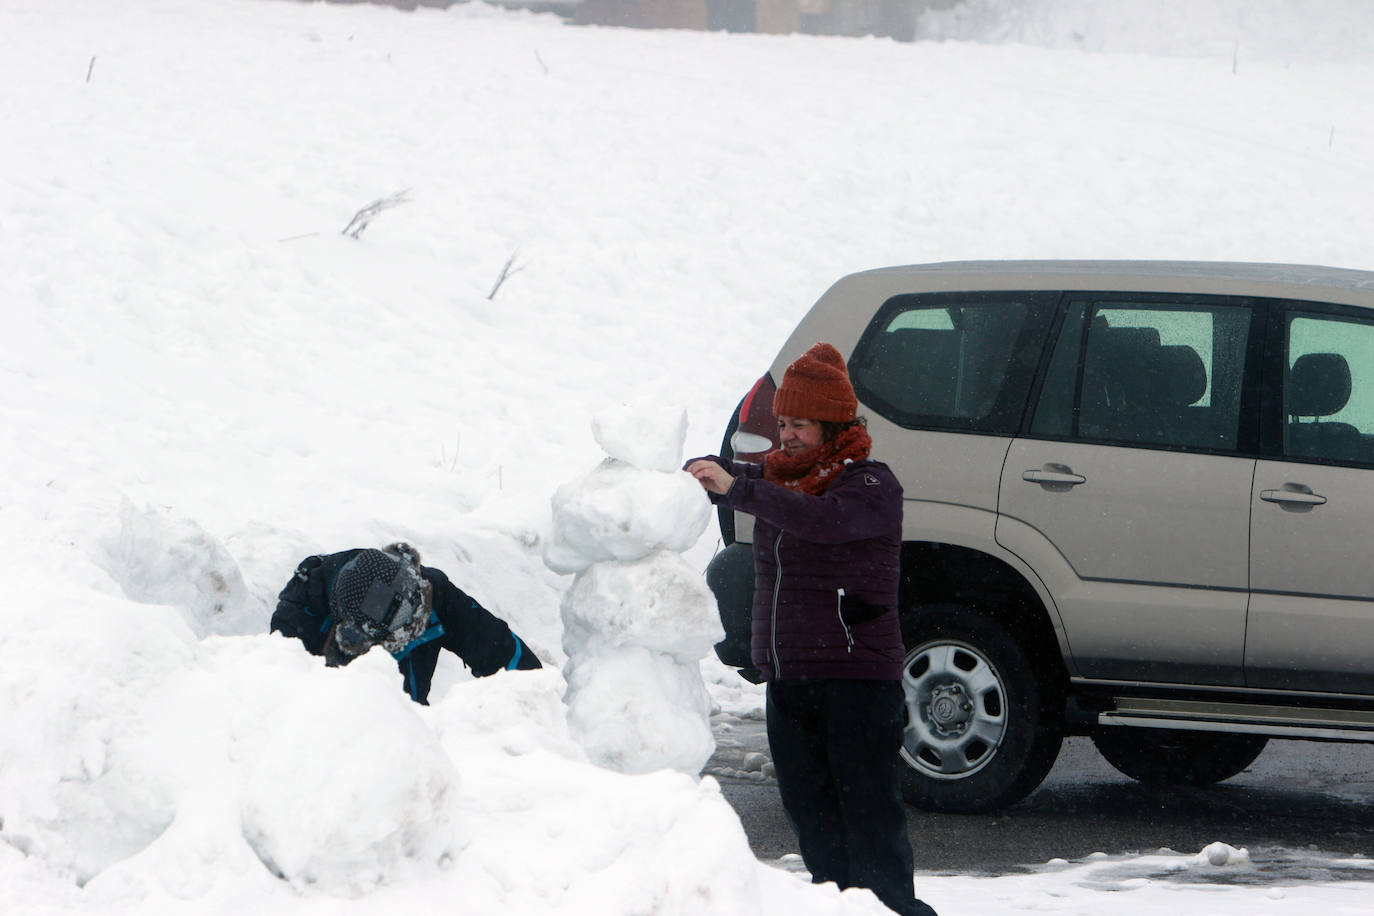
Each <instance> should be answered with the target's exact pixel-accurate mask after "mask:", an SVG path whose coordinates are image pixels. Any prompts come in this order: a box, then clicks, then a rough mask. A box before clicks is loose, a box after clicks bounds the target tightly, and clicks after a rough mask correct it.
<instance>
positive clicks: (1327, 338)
mask: <svg viewBox="0 0 1374 916" xmlns="http://www.w3.org/2000/svg"><path fill="white" fill-rule="evenodd" d="M1285 353H1286V362H1285V369H1286V371H1285V373H1284V378H1283V450H1284V455H1285V456H1287V457H1291V458H1299V459H1316V460H1319V461H1333V462H1339V463H1346V464H1349V463H1354V464H1370V463H1374V390H1371V386H1374V324H1372V323H1371V322H1369V321H1361V320H1358V319H1354V318H1346V317H1342V316H1335V315H1323V314H1320V313H1315V312H1313V313H1304V312H1296V313H1293V314H1290V315H1289V317H1288V321H1287V329H1286V334H1285Z"/></svg>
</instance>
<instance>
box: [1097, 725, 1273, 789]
mask: <svg viewBox="0 0 1374 916" xmlns="http://www.w3.org/2000/svg"><path fill="white" fill-rule="evenodd" d="M1092 737H1093V744H1095V745H1097V750H1098V752H1100V753H1101V754H1102V756H1103V757H1105V758H1106V760H1107V762H1108V763H1110V764H1111V765H1112V766H1114V767H1116V769H1117V770H1119V771H1120V772H1121V773H1122V774H1124V775H1126V776H1129V777H1131V778H1132V779H1136V780H1139V781H1140V782H1143V783H1146V784H1147V785H1156V786H1180V785H1181V786H1208V785H1211V784H1212V783H1214V782H1221V781H1222V780H1223V779H1230V778H1231V777H1232V776H1235V775H1236V774H1237V773H1239V772H1241V771H1242V770H1244V769H1245V768H1246V767H1248V766H1249V765H1250V764H1252V763H1254V762H1255V758H1256V757H1258V756H1259V755H1260V752H1261V751H1263V750H1264V746H1265V745H1266V744H1268V743H1269V739H1268V738H1265V737H1263V736H1261V735H1236V734H1230V733H1226V732H1195V731H1174V730H1170V729H1165V728H1122V727H1116V728H1108V729H1103V730H1102V731H1099V732H1097V733H1095V734H1094V735H1093V736H1092Z"/></svg>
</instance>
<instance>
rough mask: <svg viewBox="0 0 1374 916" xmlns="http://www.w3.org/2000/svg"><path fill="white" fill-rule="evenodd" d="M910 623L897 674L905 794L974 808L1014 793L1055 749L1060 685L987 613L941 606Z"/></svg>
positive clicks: (1020, 794)
mask: <svg viewBox="0 0 1374 916" xmlns="http://www.w3.org/2000/svg"><path fill="white" fill-rule="evenodd" d="M918 626H919V634H918V635H917V638H916V640H915V641H914V642H915V648H914V649H912V650H911V651H910V652H908V653H907V657H906V666H905V668H904V670H903V674H902V686H903V689H904V692H905V694H906V709H907V723H906V733H905V735H904V737H903V746H902V752H901V756H902V762H903V763H905V764H906V766H905V767H904V768H903V771H902V793H903V795H904V796H905V797H906V800H907V802H908V803H910V804H912V805H915V806H916V807H918V808H924V809H926V810H930V811H952V812H961V813H969V814H973V813H980V812H985V811H992V810H995V809H998V808H1004V807H1006V806H1007V805H1010V804H1013V803H1014V802H1017V801H1020V800H1021V799H1022V798H1024V797H1025V796H1027V795H1028V794H1030V793H1031V792H1032V791H1033V790H1034V789H1035V788H1036V786H1038V785H1040V783H1041V782H1042V781H1044V779H1045V776H1046V774H1048V773H1049V771H1050V767H1052V766H1054V761H1055V758H1056V757H1058V756H1059V748H1060V745H1061V744H1062V743H1063V702H1062V699H1059V698H1061V697H1062V693H1061V691H1060V690H1058V689H1056V688H1055V687H1054V686H1053V685H1051V684H1049V683H1046V682H1045V681H1044V679H1042V678H1040V677H1038V676H1037V673H1036V671H1035V669H1034V667H1033V666H1032V664H1031V662H1030V659H1029V657H1028V655H1027V653H1026V650H1025V649H1024V648H1022V647H1021V646H1020V645H1018V644H1017V642H1016V641H1015V640H1014V639H1013V638H1012V637H1011V635H1010V634H1008V632H1007V631H1006V630H1005V629H1003V628H1002V627H1001V626H1000V625H998V624H997V623H995V622H994V621H992V620H989V619H987V618H985V617H981V616H978V615H976V614H974V613H973V612H972V611H969V610H967V609H963V608H945V609H940V610H939V611H936V612H933V613H930V614H928V615H923V616H922V617H921V618H920V619H919V623H918ZM910 644H911V643H908V645H910Z"/></svg>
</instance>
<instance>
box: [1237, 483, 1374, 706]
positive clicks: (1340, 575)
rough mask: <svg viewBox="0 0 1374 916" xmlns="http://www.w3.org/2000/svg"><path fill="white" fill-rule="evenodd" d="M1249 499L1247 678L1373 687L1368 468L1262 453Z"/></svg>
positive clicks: (1281, 685) (1344, 689)
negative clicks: (1307, 501)
mask: <svg viewBox="0 0 1374 916" xmlns="http://www.w3.org/2000/svg"><path fill="white" fill-rule="evenodd" d="M1285 487H1288V488H1290V489H1294V490H1297V491H1298V492H1302V491H1303V490H1306V491H1310V492H1311V493H1312V494H1315V495H1316V496H1319V497H1321V498H1322V499H1324V500H1325V502H1324V503H1322V504H1320V505H1304V504H1301V503H1298V504H1293V503H1276V502H1272V501H1269V500H1266V499H1264V498H1263V496H1262V494H1264V493H1266V492H1267V491H1270V490H1276V489H1280V490H1281V489H1284V488H1285ZM1252 506H1253V513H1254V522H1253V524H1252V526H1251V535H1250V540H1251V561H1250V562H1251V573H1250V579H1251V588H1252V589H1253V594H1252V597H1251V602H1250V625H1249V634H1248V637H1247V639H1246V646H1245V665H1246V670H1247V672H1248V677H1247V684H1248V686H1251V687H1263V688H1274V689H1283V690H1317V691H1329V692H1339V693H1362V694H1374V651H1371V647H1374V559H1372V558H1371V557H1370V556H1369V551H1368V544H1369V530H1370V525H1371V520H1374V471H1372V470H1370V469H1368V468H1347V467H1334V466H1324V465H1318V464H1299V463H1292V462H1280V461H1260V462H1259V466H1258V468H1257V470H1256V473H1255V483H1254V499H1253V503H1252Z"/></svg>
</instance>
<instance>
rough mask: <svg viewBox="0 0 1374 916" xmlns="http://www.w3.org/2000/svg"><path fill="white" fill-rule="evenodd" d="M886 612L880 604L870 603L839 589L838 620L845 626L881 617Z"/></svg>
mask: <svg viewBox="0 0 1374 916" xmlns="http://www.w3.org/2000/svg"><path fill="white" fill-rule="evenodd" d="M886 613H887V608H885V607H883V606H882V605H881V604H870V603H868V602H867V601H863V600H861V599H859V598H856V597H855V596H853V595H846V594H845V593H844V589H840V620H841V621H843V622H844V625H845V626H846V627H852V626H854V625H855V624H856V623H863V622H864V621H865V620H872V619H874V618H875V617H881V616H882V615H884V614H886Z"/></svg>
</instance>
